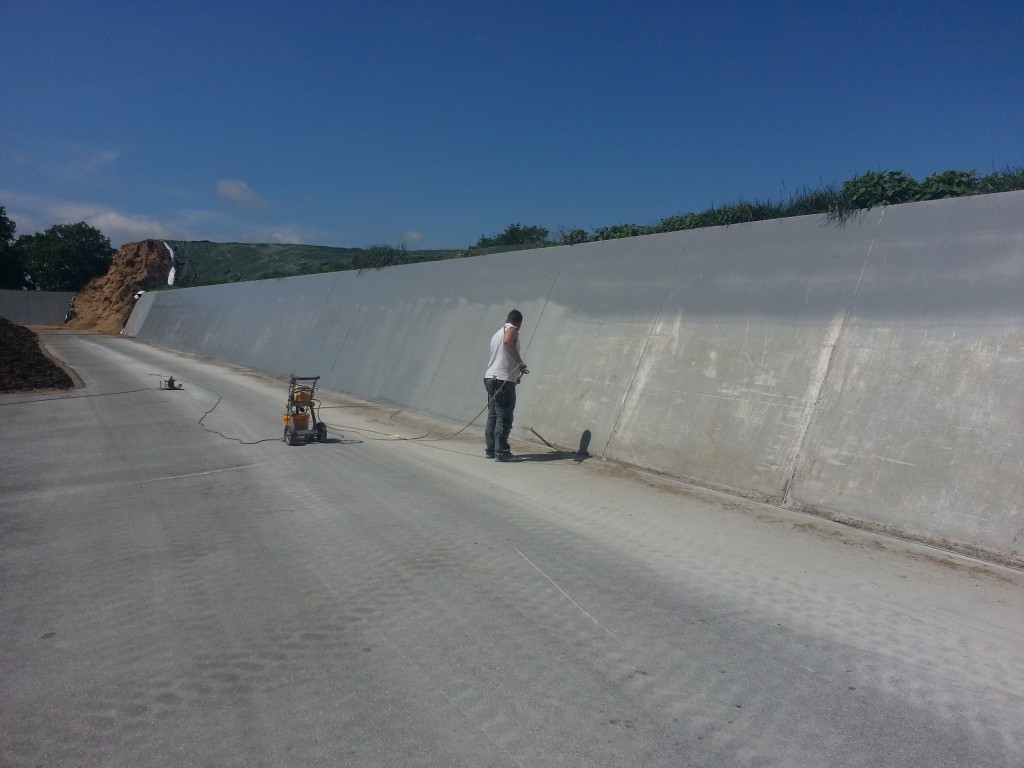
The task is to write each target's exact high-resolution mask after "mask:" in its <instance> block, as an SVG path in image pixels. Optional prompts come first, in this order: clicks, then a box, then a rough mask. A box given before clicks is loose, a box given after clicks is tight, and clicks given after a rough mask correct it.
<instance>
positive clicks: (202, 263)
mask: <svg viewBox="0 0 1024 768" xmlns="http://www.w3.org/2000/svg"><path fill="white" fill-rule="evenodd" d="M166 242H167V244H168V245H169V246H170V247H171V248H173V249H174V256H175V259H176V260H177V264H178V270H177V273H176V279H175V285H177V286H181V287H185V286H196V285H215V284H218V283H236V282H241V281H245V280H267V279H270V278H274V277H291V276H293V275H309V274H315V273H318V272H338V271H341V270H346V269H360V268H362V267H364V266H370V265H372V258H373V256H374V254H375V252H376V251H379V250H380V248H379V247H378V248H331V247H328V246H322V245H282V244H277V243H211V242H210V241H208V240H189V241H183V240H167V241H166ZM388 250H389V252H394V253H400V254H402V256H403V258H404V259H405V260H407V261H408V262H409V263H415V262H419V261H439V260H441V259H451V258H455V257H456V256H458V255H459V254H460V253H461V251H457V250H450V251H447V250H439V251H399V250H398V249H388Z"/></svg>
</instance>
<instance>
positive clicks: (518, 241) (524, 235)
mask: <svg viewBox="0 0 1024 768" xmlns="http://www.w3.org/2000/svg"><path fill="white" fill-rule="evenodd" d="M547 237H548V231H547V230H546V229H544V227H524V226H523V225H522V224H509V225H508V226H507V227H505V231H504V232H501V233H500V234H497V235H494V236H493V237H481V238H480V239H479V240H477V243H476V245H474V246H473V247H474V248H490V247H493V246H496V245H539V244H540V243H543V242H546V241H547Z"/></svg>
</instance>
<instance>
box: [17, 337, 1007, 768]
mask: <svg viewBox="0 0 1024 768" xmlns="http://www.w3.org/2000/svg"><path fill="white" fill-rule="evenodd" d="M44 339H45V341H46V343H47V345H48V347H49V348H50V350H51V351H52V352H53V353H54V354H55V355H57V356H58V357H59V358H61V359H62V360H64V361H66V362H67V363H68V364H69V365H71V366H72V367H74V369H75V371H76V372H77V374H78V376H79V377H80V378H81V379H82V381H83V383H84V385H85V386H84V388H82V389H80V390H77V391H75V392H73V393H70V394H62V393H32V394H29V395H5V396H0V423H2V425H3V426H2V428H0V466H2V467H3V471H2V473H0V589H2V599H0V627H2V638H0V669H2V670H3V685H2V686H0V733H2V734H3V737H2V738H0V765H4V766H7V765H10V766H48V767H52V766H61V765H90V766H101V765H102V766H129V765H130V766H139V765H145V766H186V765H187V766H337V765H346V766H427V765H429V766H442V765H443V766H459V765H464V766H527V765H529V766H549V765H550V766H555V765H567V766H641V765H642V766H779V767H780V768H781V767H782V766H785V767H786V768H794V767H800V766H807V767H808V768H810V767H812V766H813V767H814V768H820V767H821V766H840V767H844V768H845V767H846V766H872V767H874V766H897V767H904V768H909V767H911V766H913V767H915V768H916V767H918V766H920V767H921V768H924V767H925V766H927V768H943V767H945V766H948V767H949V768H952V767H953V766H972V768H984V767H986V766H991V767H992V768H996V767H998V768H1007V767H1008V766H1011V767H1012V766H1021V765H1024V664H1022V663H1021V658H1022V651H1024V639H1022V635H1024V632H1022V630H1024V574H1022V573H1020V572H1018V571H1014V570H1009V569H1006V568H1001V567H999V566H994V565H989V564H985V563H982V562H978V561H972V560H969V559H966V558H963V557H959V556H955V555H950V554H948V553H944V552H941V551H938V550H933V549H928V548H924V547H920V546H916V545H912V544H907V543H904V542H901V541H897V540H892V539H887V538H884V537H881V536H877V535H873V534H869V533H865V532H862V531H858V530H854V529H850V528H846V527H842V526H838V525H835V524H832V523H829V522H826V521H823V520H819V519H816V518H813V517H808V516H803V515H799V514H794V513H789V512H785V511H781V510H778V509H775V508H769V507H765V506H761V505H758V504H755V503H751V502H748V501H745V500H742V499H735V498H731V497H727V496H722V495H719V494H715V493H712V492H709V491H704V490H701V489H696V488H691V487H688V486H685V485H682V484H678V483H673V482H670V481H666V480H662V479H659V478H656V477H645V476H642V475H638V474H635V473H631V472H628V471H625V470H623V469H621V468H618V467H616V466H614V465H610V464H605V463H600V462H595V461H593V460H590V459H587V460H581V458H580V457H575V456H572V455H571V454H568V453H560V452H558V451H550V452H544V453H540V452H537V451H536V449H535V448H524V446H519V447H520V448H524V450H525V451H527V452H528V453H527V455H525V456H523V457H522V458H523V461H520V462H517V463H514V464H498V463H495V462H492V461H487V460H485V459H484V458H483V456H482V452H483V441H482V430H481V429H480V428H479V426H473V427H470V428H469V429H467V430H466V431H465V432H462V433H461V434H460V435H458V436H456V437H454V438H450V439H442V438H446V437H447V436H448V435H450V434H451V433H452V432H454V431H455V430H454V429H451V428H450V427H442V426H439V425H437V424H430V423H427V422H425V421H423V420H421V419H417V418H414V417H412V416H410V415H408V414H404V413H401V412H397V411H395V409H390V408H386V407H380V406H372V405H369V404H366V403H360V402H356V401H353V400H350V399H347V398H344V397H342V396H336V395H332V394H330V393H326V392H323V391H322V392H321V395H322V399H323V403H322V406H323V407H322V410H321V412H320V415H321V418H322V419H323V420H324V421H325V422H327V423H328V425H329V440H328V442H327V443H325V444H315V443H314V444H311V445H305V446H297V447H288V446H285V445H284V444H283V443H282V442H281V441H280V435H281V426H280V425H281V418H280V412H281V409H282V406H283V403H284V398H285V393H286V385H285V383H284V382H282V381H275V380H271V379H268V378H266V377H261V376H256V375H253V374H250V373H247V372H245V371H241V370H238V369H236V368H232V367H228V366H219V365H215V364H212V363H209V362H206V361H202V360H198V359H195V358H190V357H186V356H182V355H177V354H172V353H169V352H167V351H164V350H161V349H157V348H154V347H148V346H146V345H143V344H140V343H138V342H134V341H131V340H129V339H124V338H117V337H97V336H87V335H74V334H67V333H59V332H53V333H47V334H45V335H44ZM299 373H301V374H316V373H317V372H316V371H301V372H299ZM168 375H173V376H174V377H175V378H176V379H177V380H179V381H181V382H183V385H184V389H182V390H180V391H175V392H166V391H161V390H160V389H159V388H158V385H159V382H160V381H161V379H164V378H166V377H167V376H168ZM481 391H482V388H481ZM481 405H482V404H481ZM514 447H515V446H514Z"/></svg>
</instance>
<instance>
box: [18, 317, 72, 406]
mask: <svg viewBox="0 0 1024 768" xmlns="http://www.w3.org/2000/svg"><path fill="white" fill-rule="evenodd" d="M73 386H74V384H73V382H72V381H71V377H70V376H68V375H67V374H66V373H65V372H64V371H63V370H61V368H60V366H58V365H57V364H56V363H54V362H53V361H52V360H50V358H48V357H47V356H46V355H45V354H43V351H42V349H41V348H40V346H39V339H38V337H37V336H36V335H35V333H33V332H32V331H30V330H29V329H28V328H26V327H25V326H23V325H15V324H14V323H12V322H11V321H10V320H6V319H4V318H2V317H0V392H15V391H19V390H29V389H50V388H56V389H70V388H71V387H73Z"/></svg>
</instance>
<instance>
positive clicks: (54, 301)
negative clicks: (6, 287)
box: [0, 291, 75, 325]
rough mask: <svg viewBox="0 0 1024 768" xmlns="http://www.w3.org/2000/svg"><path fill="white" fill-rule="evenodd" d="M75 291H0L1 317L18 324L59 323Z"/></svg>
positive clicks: (66, 311)
mask: <svg viewBox="0 0 1024 768" xmlns="http://www.w3.org/2000/svg"><path fill="white" fill-rule="evenodd" d="M74 297H75V294H74V293H59V292H51V291H0V317H2V318H4V319H6V320H10V321H11V322H12V323H16V324H18V325H59V324H62V323H63V322H64V317H65V316H66V315H67V313H68V307H69V306H70V304H71V300H72V299H73V298H74Z"/></svg>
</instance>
